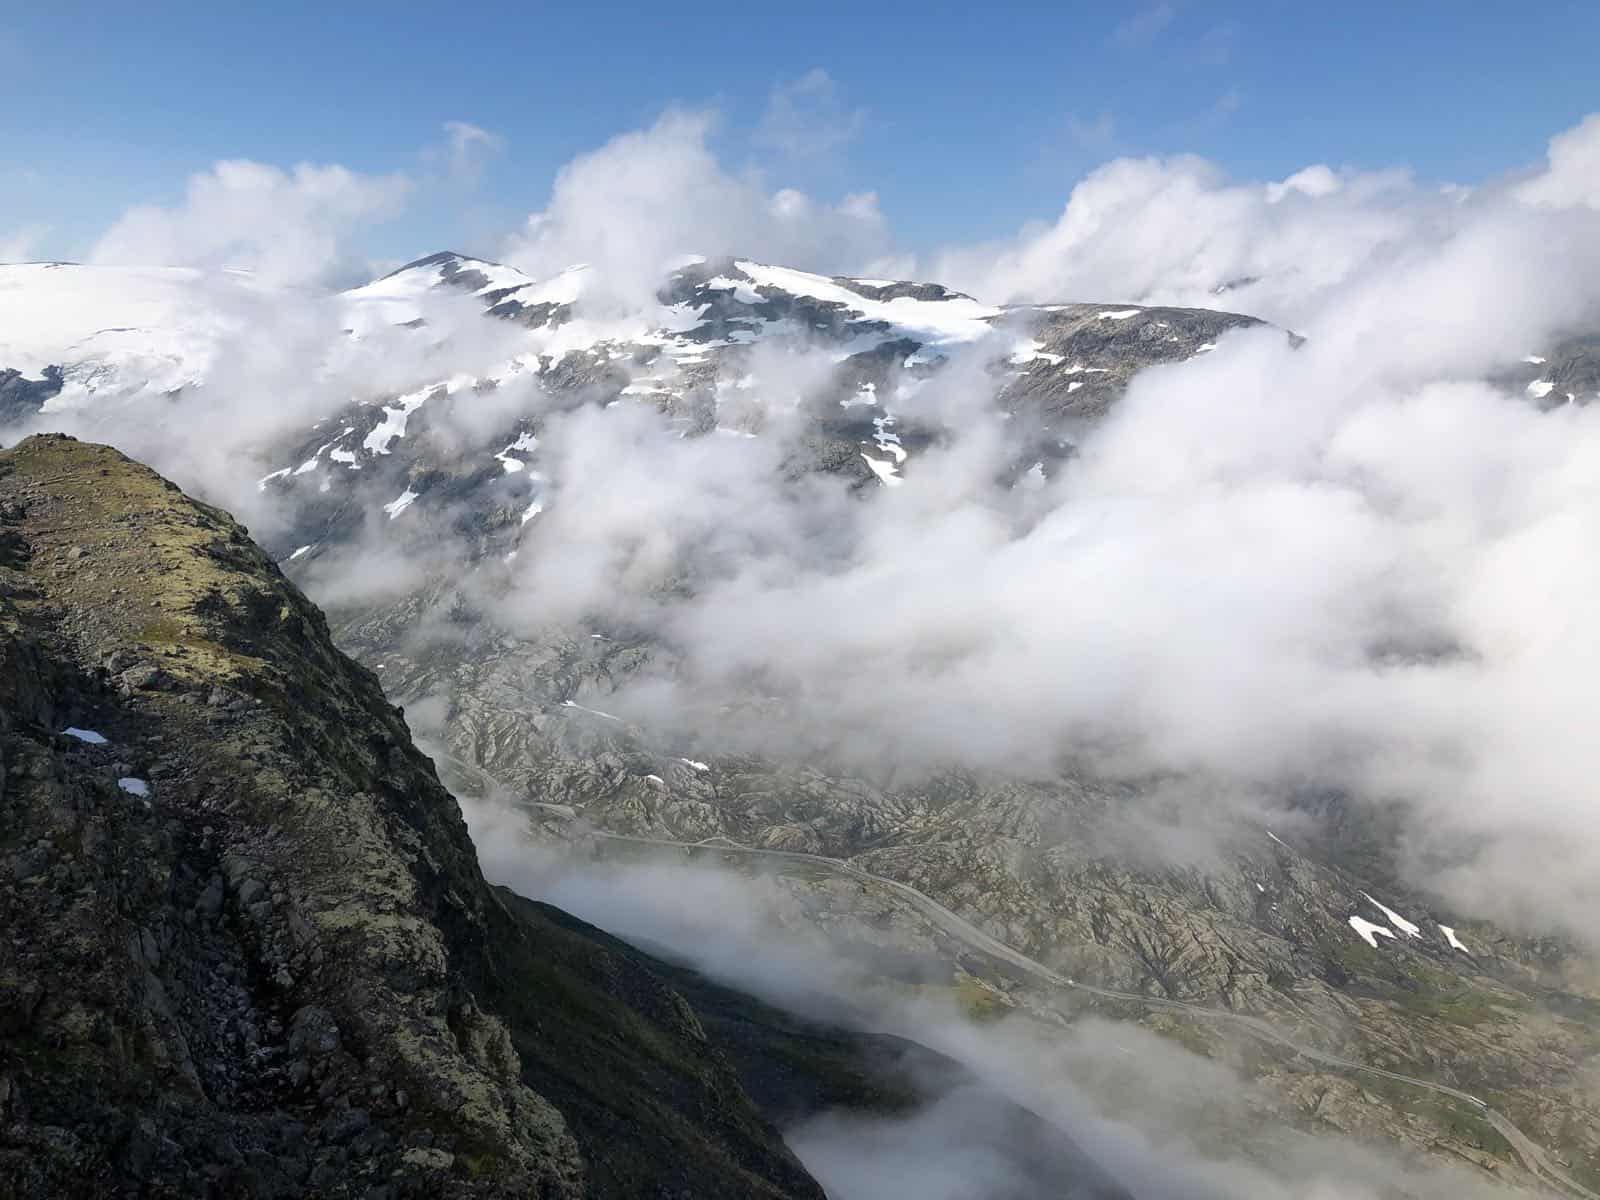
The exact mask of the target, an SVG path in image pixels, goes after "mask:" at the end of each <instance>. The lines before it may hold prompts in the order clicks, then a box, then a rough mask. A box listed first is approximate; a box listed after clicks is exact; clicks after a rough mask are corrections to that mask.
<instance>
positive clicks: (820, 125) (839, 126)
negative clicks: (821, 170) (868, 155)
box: [755, 67, 866, 159]
mask: <svg viewBox="0 0 1600 1200" xmlns="http://www.w3.org/2000/svg"><path fill="white" fill-rule="evenodd" d="M865 122H866V111H865V110H864V109H860V108H855V109H852V108H848V107H847V106H846V105H845V103H844V98H843V96H842V95H841V94H840V89H839V85H838V84H837V83H835V82H834V80H833V77H832V76H830V75H829V74H828V72H826V71H825V70H823V69H822V68H821V67H813V68H812V69H811V70H809V71H807V72H806V73H805V74H804V75H801V76H800V77H799V78H797V79H791V80H788V81H786V82H784V83H780V84H778V86H776V87H775V88H773V89H772V96H771V99H770V100H769V101H768V103H767V111H766V113H765V114H764V115H763V116H762V118H761V124H760V125H759V126H758V127H757V128H756V132H755V140H756V144H757V145H761V146H765V147H768V148H770V149H773V150H777V151H778V152H780V153H781V154H784V155H787V156H789V157H790V158H799V159H804V158H820V157H823V156H825V155H827V154H831V153H833V152H834V151H836V150H839V149H841V148H843V147H844V146H847V145H849V143H851V142H852V141H854V140H855V139H856V137H857V136H858V135H859V134H860V132H861V128H862V126H863V125H864V124H865Z"/></svg>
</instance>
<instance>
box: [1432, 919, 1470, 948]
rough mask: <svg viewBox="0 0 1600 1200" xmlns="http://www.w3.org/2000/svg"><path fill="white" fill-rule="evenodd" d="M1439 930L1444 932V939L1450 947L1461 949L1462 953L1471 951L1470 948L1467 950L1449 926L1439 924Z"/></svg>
mask: <svg viewBox="0 0 1600 1200" xmlns="http://www.w3.org/2000/svg"><path fill="white" fill-rule="evenodd" d="M1439 932H1440V933H1442V934H1444V940H1445V941H1447V942H1449V943H1450V945H1451V947H1452V948H1454V949H1456V950H1459V951H1461V952H1462V953H1463V954H1471V953H1472V951H1471V950H1468V949H1467V948H1466V946H1465V945H1463V944H1462V942H1461V939H1460V938H1458V937H1457V936H1456V931H1455V930H1454V929H1452V928H1450V926H1448V925H1441V926H1439Z"/></svg>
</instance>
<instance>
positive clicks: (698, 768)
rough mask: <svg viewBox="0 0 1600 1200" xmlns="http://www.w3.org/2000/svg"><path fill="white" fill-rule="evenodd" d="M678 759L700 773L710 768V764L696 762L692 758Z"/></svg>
mask: <svg viewBox="0 0 1600 1200" xmlns="http://www.w3.org/2000/svg"><path fill="white" fill-rule="evenodd" d="M678 761H679V762H681V763H683V764H685V765H686V766H688V767H690V768H692V769H693V770H696V771H700V772H702V773H704V772H706V771H709V770H711V764H709V763H703V762H696V761H695V760H694V759H692V758H680V759H679V760H678Z"/></svg>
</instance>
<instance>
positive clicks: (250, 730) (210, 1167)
mask: <svg viewBox="0 0 1600 1200" xmlns="http://www.w3.org/2000/svg"><path fill="white" fill-rule="evenodd" d="M0 754H3V774H0V807H3V817H0V930H3V932H0V1195H5V1196H30V1197H31V1196H39V1197H43V1196H63V1195H108V1194H148V1195H173V1196H176V1195H184V1196H189V1195H203V1194H216V1195H223V1194H226V1195H364V1196H372V1197H380V1196H394V1197H398V1196H422V1195H426V1196H454V1195H518V1196H542V1197H577V1196H623V1195H627V1196H638V1195H655V1196H663V1197H665V1196H682V1197H687V1196H696V1197H710V1196H728V1197H733V1196H739V1197H748V1196H769V1197H819V1196H820V1195H821V1194H822V1193H821V1190H820V1188H818V1187H817V1185H816V1184H815V1183H814V1182H813V1181H812V1180H811V1179H810V1178H809V1176H808V1175H807V1174H806V1172H805V1171H804V1170H803V1169H802V1167H801V1166H800V1165H799V1163H798V1162H797V1161H796V1159H795V1158H794V1157H793V1156H792V1155H791V1154H790V1152H789V1151H788V1150H787V1149H786V1147H785V1146H784V1144H783V1142H782V1140H781V1138H780V1137H779V1135H778V1133H777V1131H776V1130H775V1129H774V1127H773V1126H772V1125H771V1124H769V1123H768V1122H767V1120H766V1119H764V1118H763V1117H762V1116H761V1115H760V1113H759V1112H758V1111H757V1109H756V1108H755V1106H754V1105H753V1104H752V1102H751V1101H750V1099H749V1098H748V1096H747V1095H746V1093H745V1091H744V1090H743V1088H742V1087H741V1084H740V1082H739V1079H738V1077H737V1075H736V1074H735V1071H734V1069H733V1067H732V1066H731V1065H730V1063H729V1061H728V1060H727V1059H726V1058H725V1057H724V1056H723V1055H722V1054H721V1052H720V1051H718V1050H717V1049H716V1048H715V1047H714V1046H712V1045H711V1044H710V1043H709V1042H708V1041H707V1039H706V1035H705V1032H704V1030H703V1029H702V1027H701V1025H700V1023H699V1021H698V1020H697V1019H696V1017H695V1015H694V1013H693V1011H692V1010H691V1009H690V1007H689V1006H688V1005H687V1004H686V1003H685V1002H684V1000H683V999H682V997H681V996H679V995H678V994H677V993H676V992H674V991H673V990H672V989H670V988H669V987H667V986H666V985H665V984H663V983H662V982H660V980H659V979H658V978H657V977H656V976H655V975H654V974H652V973H651V972H650V971H648V970H647V969H645V968H644V967H643V966H642V965H640V963H639V962H638V961H637V960H635V959H633V958H632V957H630V956H628V955H627V954H625V953H622V952H620V951H618V950H617V949H616V948H610V949H608V948H606V947H603V946H601V945H599V944H597V943H595V942H594V941H591V940H589V939H588V938H586V937H585V936H584V934H583V933H582V931H581V929H578V928H574V927H572V926H570V925H567V926H564V925H561V924H558V923H556V922H553V921H552V920H550V919H549V918H548V917H547V916H545V915H543V914H542V913H541V911H540V910H539V909H537V908H535V907H533V906H528V905H512V904H509V903H508V902H507V899H506V898H505V897H504V896H503V895H502V894H499V893H497V892H495V891H494V890H492V889H491V888H490V887H489V886H488V885H487V884H486V883H485V881H484V879H483V876H482V874H481V873H480V871H479V868H478V864H477V860H476V857H475V855H474V852H473V847H472V844H471V841H470V840H469V838H468V836H467V831H466V828H465V825H464V823H463V821H462V818H461V814H460V811H459V809H458V807H457V805H456V803H455V801H454V800H453V798H452V797H451V796H450V794H449V793H448V792H446V791H445V789H444V788H443V787H442V786H441V785H440V783H439V781H438V779H437V777H436V776H435V773H434V770H433V767H432V765H431V764H430V762H429V761H428V760H427V759H426V758H425V757H424V756H423V755H422V754H420V753H419V752H418V751H417V749H416V748H415V747H414V746H413V745H412V742H411V739H410V736H409V733H408V731H407V728H406V723H405V720H404V717H403V714H402V713H401V711H400V710H399V709H397V708H395V707H393V706H392V705H390V704H389V703H388V702H387V701H386V700H385V698H384V695H383V692H382V690H381V688H380V687H379V684H378V681H377V679H376V677H375V676H374V675H373V674H372V673H370V672H369V671H367V670H365V669H363V668H361V667H359V666H357V665H356V664H355V663H353V662H352V661H351V660H349V659H347V658H346V657H344V656H343V655H342V654H340V653H339V652H338V651H337V650H335V649H334V648H333V645H332V643H331V641H330V640H329V636H328V629H327V626H326V624H325V622H324V620H323V617H322V615H321V614H320V613H319V612H318V610H317V609H316V608H315V607H314V606H313V605H311V604H310V603H309V602H308V601H307V600H306V599H305V597H304V596H302V595H301V594H300V592H299V591H298V589H296V588H295V587H294V586H293V585H292V584H290V583H289V582H288V581H287V580H285V579H284V577H283V576H282V575H281V574H280V573H279V572H278V570H277V568H276V567H275V566H274V565H273V564H272V562H271V560H270V559H268V558H267V556H266V555H265V554H263V553H262V552H261V551H260V550H259V549H257V548H256V546H255V545H254V544H253V543H252V542H251V541H250V539H249V537H248V535H247V533H246V531H245V530H244V529H243V528H242V527H240V526H239V525H237V524H236V523H235V522H234V521H233V520H231V519H230V518H229V517H228V516H227V515H226V514H225V513H223V512H221V511H220V510H217V509H214V508H210V507H208V506H206V505H203V504H200V503H197V502H195V501H192V500H190V499H189V498H187V497H186V496H184V495H183V494H182V493H181V492H179V491H178V490H177V489H176V488H175V487H174V486H173V485H172V484H170V483H168V482H167V481H165V480H164V479H162V478H161V477H160V476H158V475H156V474H155V473H154V472H152V471H150V470H148V469H146V468H144V467H142V466H140V465H138V464H136V463H133V462H132V461H130V460H128V459H126V458H124V457H123V456H121V455H120V454H118V453H116V452H115V451H113V450H110V449H108V448H105V447H99V446H92V445H86V444H81V443H78V442H75V441H73V440H71V439H68V438H62V437H48V436H47V437H37V438H31V439H29V440H27V441H25V442H23V443H22V444H20V445H19V446H17V447H15V448H14V449H12V450H8V451H5V452H4V453H3V454H0Z"/></svg>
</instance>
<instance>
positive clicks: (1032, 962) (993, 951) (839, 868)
mask: <svg viewBox="0 0 1600 1200" xmlns="http://www.w3.org/2000/svg"><path fill="white" fill-rule="evenodd" d="M434 753H435V756H436V757H439V758H443V759H446V760H447V761H449V762H450V763H452V764H454V765H456V766H458V767H462V768H465V769H467V770H470V771H472V772H475V773H476V774H478V775H480V776H482V777H483V778H484V779H486V780H488V781H489V782H490V783H493V784H494V785H495V786H496V787H498V788H500V789H501V790H502V791H504V792H506V794H507V795H512V796H514V795H516V794H517V791H516V790H515V789H512V788H509V787H507V786H506V785H505V784H503V783H501V782H500V781H499V780H498V779H496V778H495V777H494V776H493V775H490V774H489V773H488V772H487V771H485V770H484V769H483V768H482V767H478V766H474V765H473V764H471V763H468V762H465V761H463V760H461V759H459V758H456V757H455V756H454V755H450V754H445V753H442V752H439V751H435V752H434ZM524 803H530V804H532V805H533V806H534V807H536V808H542V809H546V810H549V811H553V812H556V813H558V814H560V815H561V816H563V817H564V818H567V819H572V813H573V810H572V809H571V808H570V807H568V806H567V805H560V804H541V803H539V802H538V801H524ZM587 834H588V836H590V837H593V838H596V839H600V840H605V841H613V842H624V843H631V844H633V845H639V846H656V847H665V848H669V849H674V850H684V851H696V850H699V851H709V852H712V853H717V854H743V855H749V856H752V857H760V858H766V859H773V860H778V861H786V862H795V863H801V864H807V865H811V866H820V867H824V868H826V869H828V870H830V871H833V872H835V873H836V874H839V875H842V876H845V877H846V878H849V879H854V880H857V881H858V882H861V883H866V884H869V885H873V886H877V887H882V888H887V889H888V890H889V891H891V892H893V893H895V894H896V895H897V896H899V897H900V898H902V899H903V900H905V901H906V902H907V903H909V904H910V905H911V906H912V907H913V908H915V909H916V910H917V911H918V912H919V913H921V914H922V915H923V916H924V917H925V918H927V919H928V920H929V921H931V922H932V923H933V924H934V925H936V926H938V927H939V928H941V929H943V930H944V931H945V932H946V933H948V934H950V935H951V936H953V937H955V938H957V939H958V940H960V941H962V942H965V943H966V944H967V945H969V946H971V947H972V948H973V949H975V950H978V951H981V952H982V953H984V954H987V955H989V956H990V957H992V958H996V959H999V960H1000V961H1001V962H1005V963H1009V964H1011V965H1012V966H1014V967H1016V968H1017V969H1019V970H1021V971H1023V972H1025V973H1026V974H1028V975H1030V976H1032V977H1033V978H1035V979H1038V980H1040V981H1042V982H1044V983H1047V984H1050V985H1051V986H1053V987H1057V988H1062V989H1067V990H1070V991H1077V992H1081V993H1084V994H1086V995H1090V996H1099V997H1102V998H1104V999H1108V1000H1122V1001H1128V1002H1131V1003H1135V1004H1142V1005H1144V1006H1145V1007H1147V1008H1154V1009H1164V1010H1167V1011H1171V1012H1182V1013H1187V1014H1188V1015H1190V1016H1193V1017H1197V1018H1200V1019H1202V1020H1208V1021H1217V1022H1221V1023H1225V1024H1231V1025H1233V1026H1236V1027H1237V1028H1239V1029H1242V1030H1244V1031H1245V1032H1246V1033H1249V1034H1251V1035H1252V1036H1254V1037H1257V1038H1260V1039H1261V1040H1263V1041H1267V1042H1272V1043H1274V1044H1276V1045H1279V1046H1282V1047H1284V1048H1285V1049H1287V1050H1290V1051H1293V1052H1294V1053H1295V1054H1297V1055H1299V1056H1300V1057H1301V1058H1304V1059H1306V1060H1308V1061H1310V1062H1316V1063H1321V1064H1322V1065H1324V1066H1329V1067H1335V1068H1338V1069H1341V1070H1346V1071H1361V1072H1364V1073H1366V1074H1368V1075H1377V1076H1380V1077H1381V1078H1384V1079H1391V1080H1394V1081H1395V1082H1397V1083H1404V1084H1409V1085H1411V1086H1412V1087H1416V1088H1421V1089H1424V1090H1426V1091H1430V1092H1435V1093H1437V1094H1439V1095H1442V1096H1448V1097H1450V1098H1451V1099H1454V1100H1460V1101H1462V1102H1463V1103H1466V1104H1469V1105H1471V1106H1472V1107H1473V1108H1475V1109H1477V1111H1478V1112H1479V1113H1480V1114H1482V1116H1483V1117H1484V1119H1485V1120H1486V1121H1488V1122H1489V1124H1490V1125H1491V1126H1493V1127H1494V1129H1495V1130H1496V1131H1497V1132H1498V1133H1499V1134H1500V1135H1501V1136H1502V1137H1504V1138H1505V1139H1506V1141H1507V1142H1508V1143H1509V1144H1510V1146H1511V1148H1512V1150H1513V1152H1514V1153H1515V1154H1516V1156H1517V1158H1518V1159H1519V1160H1520V1161H1521V1162H1522V1165H1523V1166H1524V1167H1525V1168H1526V1169H1527V1170H1528V1171H1529V1172H1531V1173H1532V1174H1533V1175H1534V1176H1535V1178H1542V1179H1544V1180H1545V1181H1547V1182H1550V1183H1553V1184H1555V1185H1556V1186H1557V1187H1560V1188H1563V1189H1565V1190H1566V1191H1567V1192H1568V1193H1569V1194H1570V1195H1572V1196H1577V1197H1581V1198H1582V1200H1600V1195H1597V1194H1596V1193H1594V1192H1592V1191H1590V1190H1589V1189H1588V1188H1586V1187H1584V1186H1583V1185H1582V1184H1581V1183H1579V1182H1578V1181H1577V1180H1575V1179H1573V1178H1572V1177H1571V1176H1570V1175H1569V1174H1567V1172H1566V1171H1565V1169H1564V1168H1563V1167H1562V1165H1561V1164H1560V1162H1558V1161H1557V1160H1556V1158H1555V1156H1554V1155H1553V1154H1551V1153H1550V1152H1549V1151H1548V1150H1546V1149H1545V1148H1544V1147H1543V1146H1541V1145H1539V1143H1537V1142H1535V1141H1534V1140H1533V1139H1532V1138H1530V1137H1528V1136H1527V1135H1526V1134H1525V1133H1523V1132H1522V1130H1521V1129H1519V1128H1517V1126H1516V1125H1515V1124H1513V1123H1512V1122H1511V1120H1510V1118H1508V1117H1507V1116H1506V1115H1505V1114H1504V1113H1501V1112H1499V1111H1498V1110H1496V1109H1493V1108H1490V1107H1489V1105H1488V1104H1487V1103H1486V1102H1485V1101H1484V1100H1483V1099H1481V1098H1480V1097H1478V1096H1474V1095H1473V1094H1472V1093H1471V1092H1465V1091H1462V1090H1461V1089H1460V1088H1454V1087H1451V1086H1449V1085H1448V1084H1443V1083H1435V1082H1433V1081H1432V1080H1428V1079H1418V1078H1417V1077H1416V1076H1414V1075H1402V1074H1400V1073H1399V1072H1398V1071H1389V1070H1385V1069H1384V1068H1383V1067H1374V1066H1371V1065H1370V1064H1367V1063H1363V1062H1359V1061H1357V1060H1355V1059H1352V1058H1345V1057H1343V1056H1341V1055H1338V1054H1332V1053H1329V1052H1328V1051H1326V1050H1318V1049H1316V1048H1315V1047H1312V1046H1303V1045H1301V1044H1300V1043H1298V1042H1296V1041H1294V1040H1293V1039H1291V1038H1290V1037H1289V1036H1288V1035H1286V1034H1285V1033H1283V1032H1282V1031H1281V1030H1280V1029H1278V1027H1277V1026H1275V1025H1273V1024H1272V1023H1271V1022H1269V1021H1266V1020H1263V1019H1262V1018H1260V1017H1252V1016H1249V1015H1247V1014H1245V1013H1236V1012H1230V1011H1228V1010H1227V1009H1221V1008H1207V1007H1205V1006H1204V1005H1200V1004H1191V1003H1189V1002H1188V1001H1186V1000H1167V999H1161V998H1158V997H1153V996H1146V995H1142V994H1140V993H1138V992H1123V991H1118V990H1116V989H1115V988H1104V987H1099V986H1096V985H1095V984H1090V983H1080V982H1079V981H1078V980H1076V979H1069V978H1068V977H1067V976H1065V975H1062V974H1060V973H1059V972H1057V971H1053V970H1051V969H1050V968H1049V967H1047V966H1045V965H1044V964H1043V963H1041V962H1039V961H1038V960H1036V959H1033V958H1030V957H1028V956H1027V955H1026V954H1024V953H1022V951H1020V950H1017V949H1016V948H1014V947H1012V946H1009V945H1007V944H1006V943H1005V942H1002V941H1000V939H998V938H996V937H994V936H992V935H991V934H988V933H985V932H984V931H983V930H981V929H979V928H978V927H977V926H976V925H974V924H972V922H970V921H968V920H966V919H965V918H964V917H961V916H959V915H958V914H956V913H954V912H952V911H951V910H950V909H948V908H946V907H945V906H944V905H943V904H940V903H939V902H938V901H937V900H935V899H933V897H931V896H929V895H927V894H926V893H924V892H920V891H918V890H917V889H916V888H914V887H912V886H911V885H909V884H905V883H901V882H899V881H898V880H894V879H890V878H888V877H886V876H883V875H877V874H874V873H873V872H871V871H865V870H862V869H861V868H860V867H856V866H852V865H851V864H850V863H848V862H846V861H845V860H844V859H839V858H829V857H827V856H825V855H820V854H806V853H803V852H801V851H798V850H764V849H760V848H758V847H755V846H742V845H740V844H738V843H737V842H732V841H729V840H728V839H727V838H724V837H712V838H706V839H704V840H702V841H698V842H679V841H667V840H663V839H660V838H644V837H634V836H630V835H628V834H620V833H607V832H605V831H603V830H598V829H592V828H591V829H589V830H588V831H587Z"/></svg>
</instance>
